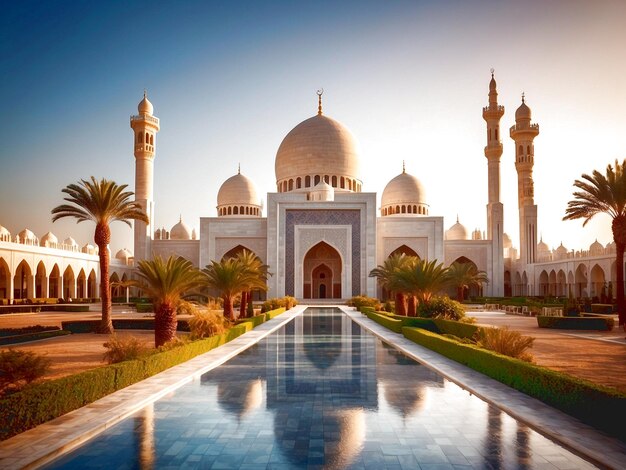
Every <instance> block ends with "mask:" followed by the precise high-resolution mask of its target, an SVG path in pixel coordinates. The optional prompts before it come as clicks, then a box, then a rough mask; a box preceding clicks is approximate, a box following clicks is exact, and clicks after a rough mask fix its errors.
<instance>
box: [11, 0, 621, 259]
mask: <svg viewBox="0 0 626 470" xmlns="http://www.w3.org/2000/svg"><path fill="white" fill-rule="evenodd" d="M33 12H34V13H33ZM3 16H4V18H2V19H0V26H1V28H0V30H2V32H0V37H1V38H2V40H1V41H0V51H2V54H0V63H1V64H2V69H3V70H5V71H8V72H7V73H5V74H4V76H3V78H2V79H0V80H2V87H0V97H1V102H2V103H3V108H2V111H0V142H1V144H0V165H1V166H0V168H2V173H1V175H2V176H1V177H0V183H1V185H2V194H3V197H2V198H1V200H0V225H2V226H4V227H6V228H7V229H8V230H9V231H10V232H11V233H12V235H13V236H15V235H16V234H17V233H18V232H19V231H20V230H22V229H23V228H29V229H31V230H32V231H33V232H34V233H35V234H36V235H37V236H38V237H41V236H42V235H43V234H44V233H46V232H48V231H52V232H54V233H55V234H56V235H57V237H58V238H59V239H60V240H63V239H64V238H66V237H68V236H72V237H74V238H75V239H76V240H77V241H78V243H79V245H81V246H82V245H84V244H85V243H88V242H89V243H92V240H93V225H89V224H80V225H76V224H75V223H74V222H72V221H69V220H65V221H59V222H57V223H54V224H53V223H52V221H51V215H50V210H51V209H52V208H53V207H55V206H56V205H58V204H60V203H62V193H61V189H62V188H63V187H65V186H66V185H68V184H70V183H74V182H76V181H78V180H79V179H81V178H88V177H90V176H91V175H93V176H95V177H97V178H101V177H106V178H109V179H113V180H115V181H116V182H118V183H120V184H128V185H129V187H130V188H131V189H133V186H134V157H133V135H132V131H131V129H130V127H129V122H128V119H129V116H130V115H131V114H135V113H136V111H137V103H138V102H139V101H140V100H141V98H142V95H143V90H144V89H147V91H148V96H149V98H150V100H151V101H152V103H153V104H154V114H155V116H157V117H158V118H159V119H160V120H161V131H160V132H159V134H158V136H157V139H156V157H155V166H154V168H155V181H154V188H155V191H154V194H155V228H161V227H165V228H166V229H168V230H169V229H170V228H171V227H172V226H173V225H174V224H175V223H176V222H178V220H179V216H182V218H183V220H184V221H185V222H186V223H187V224H188V225H190V226H191V227H193V228H196V230H198V229H199V219H200V217H213V216H216V209H215V206H216V198H217V192H218V190H219V187H220V185H221V184H222V183H223V182H224V181H225V180H226V179H227V178H228V177H230V176H232V175H234V174H235V173H236V172H237V168H238V165H239V164H240V165H241V172H242V173H243V174H245V175H246V176H248V177H250V178H251V179H252V180H253V181H254V182H255V184H256V186H257V189H258V191H259V195H260V196H261V198H262V200H263V202H264V203H265V202H266V201H267V196H266V194H267V193H268V192H274V191H276V187H275V176H274V158H275V155H276V151H277V149H278V146H279V145H280V142H281V141H282V139H283V138H284V137H285V135H287V133H288V132H289V131H290V130H291V129H292V128H293V127H295V126H296V125H297V124H298V123H300V122H301V121H303V120H305V119H307V118H309V117H311V116H313V115H314V114H315V112H316V110H317V96H316V95H315V91H316V90H317V89H318V88H322V87H323V88H324V90H325V92H324V114H326V115H328V116H330V117H332V118H334V119H336V120H338V121H340V122H341V123H342V124H344V125H345V126H346V127H347V128H348V129H350V131H351V132H352V133H353V134H354V136H355V138H356V140H357V142H358V145H359V149H360V156H361V168H362V181H363V191H364V192H376V193H377V197H378V207H379V206H380V196H381V194H382V191H383V189H384V187H385V185H386V184H387V183H388V182H389V181H390V180H391V179H392V178H393V177H395V176H396V175H397V174H399V173H400V172H401V171H402V162H403V161H406V170H407V172H409V173H411V174H413V175H415V176H416V177H418V178H419V179H420V181H421V182H422V184H423V185H424V187H425V189H426V192H427V203H428V204H429V205H430V214H431V215H435V216H442V217H444V228H445V229H448V228H449V227H450V226H451V225H453V224H454V223H455V222H456V218H457V215H458V217H459V220H460V222H461V223H463V224H464V225H465V226H466V228H467V229H468V231H469V232H470V233H471V232H472V231H473V230H474V229H479V230H480V231H485V230H486V203H487V160H486V158H485V156H484V153H483V148H484V146H485V145H486V126H485V122H484V121H483V119H482V115H481V112H482V107H483V106H486V105H487V93H488V83H489V80H490V78H491V75H490V69H491V68H494V69H495V78H496V80H497V83H498V93H499V96H498V100H499V104H501V105H503V106H504V107H505V109H506V111H505V114H504V116H503V118H502V121H501V129H502V136H501V140H502V143H503V145H504V153H503V155H502V159H501V165H500V171H501V200H502V202H503V204H504V211H505V212H504V217H505V232H506V233H508V234H509V235H510V237H511V238H512V240H513V243H514V245H515V246H518V238H519V235H518V222H517V219H518V209H517V175H516V172H515V167H514V146H513V141H512V140H511V139H510V138H509V135H508V129H509V127H510V126H512V125H513V124H514V123H515V121H514V114H515V110H516V109H517V107H518V106H519V105H520V103H521V94H522V92H524V93H525V96H526V103H527V104H528V105H529V106H530V108H531V109H532V113H533V115H532V121H533V122H534V123H538V124H539V126H540V134H539V136H538V137H537V138H536V139H535V166H534V173H533V175H534V181H535V203H536V204H537V205H538V232H539V235H540V236H541V237H542V238H543V240H544V241H545V242H546V243H547V244H548V245H549V246H550V247H551V248H556V247H557V246H559V244H561V243H563V245H565V246H566V247H567V248H568V249H570V250H572V249H573V250H580V249H583V250H586V249H588V247H589V245H590V244H591V243H592V242H593V241H594V240H595V239H598V240H599V241H600V242H601V243H602V244H603V245H606V244H607V243H608V242H610V241H612V235H611V227H610V220H609V218H608V217H606V216H600V217H597V218H596V219H594V220H593V221H592V222H590V223H589V224H588V225H587V226H586V227H584V228H583V227H582V221H575V222H562V221H561V219H562V217H563V215H564V214H565V208H566V206H567V201H569V200H570V199H571V198H572V192H573V189H574V188H573V182H574V180H575V179H577V178H580V176H581V174H583V173H591V172H592V171H593V170H596V169H597V170H600V171H602V172H603V171H604V169H605V168H606V165H607V164H609V163H613V162H614V161H615V160H616V159H618V160H620V161H621V160H623V159H624V158H626V132H625V129H626V115H624V113H623V106H624V103H626V86H624V81H623V77H625V76H626V62H625V61H623V60H619V59H620V58H621V57H622V56H623V51H622V50H621V47H622V46H623V44H626V28H623V25H622V23H623V18H625V17H626V4H624V3H622V2H618V1H615V2H613V1H606V2H598V3H593V4H589V3H588V2H584V1H550V2H540V1H536V2H528V3H525V4H523V5H522V4H518V3H509V2H487V1H485V2H455V1H443V2H436V3H430V2H424V3H415V2H394V3H393V4H388V3H378V2H371V3H368V2H365V3H364V2H341V3H340V4H336V3H334V2H327V3H325V2H322V3H321V4H319V5H318V4H316V5H294V4H292V3H290V2H269V3H267V4H264V5H257V4H256V3H250V4H248V3H236V4H218V5H213V4H210V3H205V2H185V4H182V5H178V4H176V5H175V4H169V3H159V2H157V3H154V2H153V3H148V2H132V3H131V4H130V5H128V6H117V5H103V4H102V5H101V4H93V5H92V4H84V5H82V4H79V5H69V6H68V5H65V4H63V3H59V4H56V3H53V2H51V3H49V4H44V5H39V4H38V7H37V8H35V7H34V6H33V5H31V4H30V2H24V3H22V2H20V3H19V4H15V5H11V6H10V7H8V8H7V14H6V15H3ZM33 26H35V27H34V28H33ZM264 215H265V212H264ZM112 230H113V238H112V243H111V249H112V251H113V252H115V251H117V250H118V249H120V248H128V249H131V251H132V244H133V242H132V230H130V229H128V228H126V226H125V225H123V224H117V225H113V227H112Z"/></svg>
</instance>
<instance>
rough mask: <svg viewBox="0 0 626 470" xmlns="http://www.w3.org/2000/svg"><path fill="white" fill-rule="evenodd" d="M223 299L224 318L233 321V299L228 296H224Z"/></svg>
mask: <svg viewBox="0 0 626 470" xmlns="http://www.w3.org/2000/svg"><path fill="white" fill-rule="evenodd" d="M222 298H223V299H224V318H228V319H229V320H230V321H234V320H235V315H234V313H235V312H233V299H232V297H231V296H229V295H225V296H224V297H222Z"/></svg>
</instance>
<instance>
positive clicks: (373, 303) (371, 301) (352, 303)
mask: <svg viewBox="0 0 626 470" xmlns="http://www.w3.org/2000/svg"><path fill="white" fill-rule="evenodd" d="M347 305H348V306H349V307H355V308H356V309H357V310H359V309H360V308H361V307H372V308H373V309H374V310H380V308H381V304H380V301H379V300H378V299H376V298H374V297H366V296H364V295H357V296H355V297H352V298H351V299H350V300H348V302H347Z"/></svg>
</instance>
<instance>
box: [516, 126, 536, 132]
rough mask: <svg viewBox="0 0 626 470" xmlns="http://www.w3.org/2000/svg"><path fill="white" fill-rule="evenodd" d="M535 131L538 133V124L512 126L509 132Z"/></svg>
mask: <svg viewBox="0 0 626 470" xmlns="http://www.w3.org/2000/svg"><path fill="white" fill-rule="evenodd" d="M529 130H530V131H537V132H539V124H530V125H527V124H514V125H512V126H511V127H510V129H509V132H517V131H529Z"/></svg>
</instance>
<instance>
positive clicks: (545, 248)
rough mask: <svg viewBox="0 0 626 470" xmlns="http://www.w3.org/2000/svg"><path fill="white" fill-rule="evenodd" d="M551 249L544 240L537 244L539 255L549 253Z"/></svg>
mask: <svg viewBox="0 0 626 470" xmlns="http://www.w3.org/2000/svg"><path fill="white" fill-rule="evenodd" d="M549 252H550V247H549V246H548V244H547V243H546V242H544V241H543V238H541V240H540V241H539V243H538V244H537V253H549Z"/></svg>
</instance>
